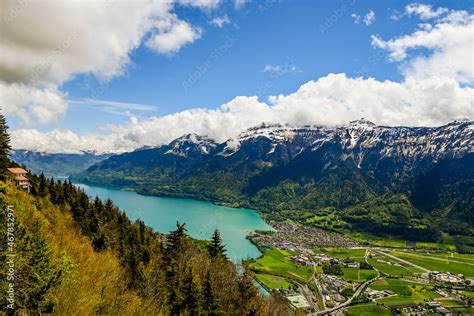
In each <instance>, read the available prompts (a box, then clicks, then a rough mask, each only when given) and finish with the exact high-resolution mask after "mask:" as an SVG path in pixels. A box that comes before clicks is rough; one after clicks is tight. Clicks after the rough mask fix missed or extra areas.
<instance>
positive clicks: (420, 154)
mask: <svg viewBox="0 0 474 316" xmlns="http://www.w3.org/2000/svg"><path fill="white" fill-rule="evenodd" d="M473 158H474V123H473V122H472V121H455V122H452V123H450V124H447V125H445V126H441V127H386V126H376V125H375V124H373V123H371V122H368V121H364V120H359V121H353V122H351V123H350V124H348V125H347V126H341V127H336V128H328V127H318V126H304V127H291V126H283V125H268V124H262V125H260V126H257V127H254V128H251V129H249V130H247V131H245V132H243V133H242V134H241V135H240V136H239V137H238V138H237V139H230V140H228V141H226V142H224V143H222V144H217V143H216V142H214V141H213V140H211V139H208V138H207V137H203V136H198V135H195V134H189V135H185V136H183V137H180V138H178V139H176V140H174V141H173V142H171V143H170V144H168V145H164V146H160V147H157V148H152V149H143V150H137V151H135V152H131V153H126V154H121V155H116V156H112V157H110V158H108V159H106V160H104V161H102V162H99V163H97V164H95V165H93V166H91V167H90V168H89V169H87V171H85V172H83V173H81V174H79V175H78V177H77V178H78V179H81V180H82V181H87V182H90V183H96V184H102V185H113V186H117V187H130V188H135V189H137V190H139V191H140V192H142V193H147V194H155V195H172V196H189V197H196V198H201V199H209V200H213V201H219V202H225V203H231V204H234V205H240V206H250V207H256V208H258V209H260V210H262V211H264V212H267V213H268V214H269V216H271V217H273V218H287V217H292V218H295V219H298V220H300V221H306V222H311V223H314V224H315V225H323V223H318V218H319V217H321V216H322V217H324V216H336V217H337V221H336V223H338V224H337V225H335V226H332V228H336V229H346V228H348V229H361V230H365V231H368V232H370V233H378V232H384V231H385V232H387V233H390V234H395V235H396V234H399V235H404V236H409V237H410V238H411V237H412V238H417V237H420V236H423V235H424V236H425V237H424V238H426V239H432V238H435V237H434V236H433V234H434V232H433V231H432V230H430V229H431V228H432V227H433V225H434V223H435V222H440V221H441V222H442V221H443V220H444V219H446V218H447V217H448V216H449V218H450V220H449V222H446V223H445V224H444V229H446V230H448V231H456V232H458V231H460V230H464V231H465V232H471V231H472V230H473V228H472V227H473V225H472V224H474V222H473V218H474V216H473V215H474V210H473V207H474V201H473V199H474V194H473V187H474V179H473V178H474V177H473V163H472V160H473ZM452 172H455V174H456V176H445V175H444V174H445V173H449V174H451V173H452ZM428 196H429V197H430V198H429V199H427V198H426V197H428ZM318 216H319V217H318Z"/></svg>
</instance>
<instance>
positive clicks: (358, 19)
mask: <svg viewBox="0 0 474 316" xmlns="http://www.w3.org/2000/svg"><path fill="white" fill-rule="evenodd" d="M351 17H352V18H353V19H354V23H355V24H359V23H360V15H358V14H355V13H352V14H351Z"/></svg>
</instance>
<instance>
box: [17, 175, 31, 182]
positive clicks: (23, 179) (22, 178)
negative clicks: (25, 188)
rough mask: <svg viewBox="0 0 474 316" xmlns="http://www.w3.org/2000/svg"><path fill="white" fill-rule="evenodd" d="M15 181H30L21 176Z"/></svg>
mask: <svg viewBox="0 0 474 316" xmlns="http://www.w3.org/2000/svg"><path fill="white" fill-rule="evenodd" d="M15 180H17V181H29V180H28V178H27V177H24V176H19V177H17V178H16V179H15Z"/></svg>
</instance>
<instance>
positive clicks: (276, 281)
mask: <svg viewBox="0 0 474 316" xmlns="http://www.w3.org/2000/svg"><path fill="white" fill-rule="evenodd" d="M255 278H256V279H257V280H258V281H259V282H260V283H263V284H264V285H265V286H266V287H268V288H269V289H272V290H275V289H289V288H290V287H291V286H292V284H291V283H290V282H288V281H286V280H285V279H284V278H280V277H277V276H274V275H269V274H259V273H257V274H255Z"/></svg>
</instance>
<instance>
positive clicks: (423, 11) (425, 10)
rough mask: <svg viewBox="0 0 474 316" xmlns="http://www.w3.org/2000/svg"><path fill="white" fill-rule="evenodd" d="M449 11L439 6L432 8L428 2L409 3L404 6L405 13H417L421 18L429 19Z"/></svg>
mask: <svg viewBox="0 0 474 316" xmlns="http://www.w3.org/2000/svg"><path fill="white" fill-rule="evenodd" d="M447 12H449V10H448V9H447V8H442V7H439V8H437V9H436V10H433V7H432V6H431V5H429V4H422V3H411V4H409V5H407V6H405V13H406V14H407V15H417V16H419V17H420V18H421V19H422V20H429V19H432V18H436V17H438V16H440V15H442V14H445V13H447Z"/></svg>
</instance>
